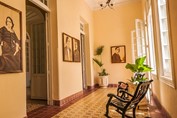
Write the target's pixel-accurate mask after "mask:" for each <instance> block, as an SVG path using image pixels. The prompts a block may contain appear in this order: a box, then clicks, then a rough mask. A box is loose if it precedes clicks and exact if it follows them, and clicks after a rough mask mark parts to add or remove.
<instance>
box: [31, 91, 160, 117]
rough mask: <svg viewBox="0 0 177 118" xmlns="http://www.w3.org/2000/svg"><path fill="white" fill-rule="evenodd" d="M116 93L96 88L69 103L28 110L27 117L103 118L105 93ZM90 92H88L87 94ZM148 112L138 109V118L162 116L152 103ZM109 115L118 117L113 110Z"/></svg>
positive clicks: (105, 100)
mask: <svg viewBox="0 0 177 118" xmlns="http://www.w3.org/2000/svg"><path fill="white" fill-rule="evenodd" d="M109 92H113V93H116V89H115V88H106V89H98V90H96V91H95V92H91V91H90V92H86V94H84V95H83V98H82V99H80V100H75V101H73V102H72V103H71V104H69V105H66V106H63V107H58V106H44V107H41V108H38V109H36V110H33V111H31V112H28V118H51V117H52V118H105V116H104V113H105V104H106V102H107V97H106V96H107V93H109ZM89 93H90V94H89ZM149 108H150V109H149V112H148V111H147V110H145V111H138V112H137V113H138V114H139V115H137V116H138V118H145V117H146V118H148V117H150V116H151V118H163V116H161V112H160V111H159V110H158V109H157V107H156V106H155V105H154V104H152V105H149ZM110 115H111V116H112V117H113V118H114V117H119V116H118V114H117V113H116V112H114V111H111V112H110Z"/></svg>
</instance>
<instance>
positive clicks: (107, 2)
mask: <svg viewBox="0 0 177 118" xmlns="http://www.w3.org/2000/svg"><path fill="white" fill-rule="evenodd" d="M107 6H108V7H109V8H111V9H113V8H112V7H113V3H112V2H111V0H107V1H106V3H105V4H103V3H101V4H100V7H101V8H102V9H104V8H106V7H107Z"/></svg>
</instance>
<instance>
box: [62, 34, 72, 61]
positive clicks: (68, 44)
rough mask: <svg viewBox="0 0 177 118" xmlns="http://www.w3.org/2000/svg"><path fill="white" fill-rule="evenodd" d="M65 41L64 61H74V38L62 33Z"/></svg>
mask: <svg viewBox="0 0 177 118" xmlns="http://www.w3.org/2000/svg"><path fill="white" fill-rule="evenodd" d="M62 40H63V61H68V62H72V61H73V48H72V37H71V36H69V35H68V34H66V33H62Z"/></svg>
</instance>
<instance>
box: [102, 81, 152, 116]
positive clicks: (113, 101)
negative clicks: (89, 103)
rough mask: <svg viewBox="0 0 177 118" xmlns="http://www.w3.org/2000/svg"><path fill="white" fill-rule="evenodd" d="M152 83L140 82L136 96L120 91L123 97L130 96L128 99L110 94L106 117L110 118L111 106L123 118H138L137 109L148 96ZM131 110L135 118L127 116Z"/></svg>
mask: <svg viewBox="0 0 177 118" xmlns="http://www.w3.org/2000/svg"><path fill="white" fill-rule="evenodd" d="M152 81H153V80H149V81H146V82H140V83H139V84H138V85H137V87H136V90H135V92H134V95H132V94H130V93H128V92H127V91H125V90H123V89H122V90H120V91H119V92H121V93H122V95H123V96H128V97H126V99H125V98H124V97H122V96H117V95H115V94H111V93H109V94H108V95H107V96H108V97H109V100H108V102H107V104H106V113H105V116H106V117H108V118H110V116H109V106H113V107H115V108H116V111H117V112H118V113H120V114H121V115H122V118H125V116H126V117H128V118H136V107H137V105H138V104H139V102H140V101H141V100H142V99H143V98H144V96H145V95H146V93H147V91H148V88H149V85H150V84H151V82H152ZM130 109H132V110H133V117H130V116H128V115H126V111H127V110H130Z"/></svg>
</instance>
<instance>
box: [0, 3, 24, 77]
mask: <svg viewBox="0 0 177 118" xmlns="http://www.w3.org/2000/svg"><path fill="white" fill-rule="evenodd" d="M0 14H1V15H0V16H1V18H0V73H13V72H22V26H21V11H19V10H17V9H15V8H13V7H11V6H9V5H6V4H4V3H3V2H0Z"/></svg>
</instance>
